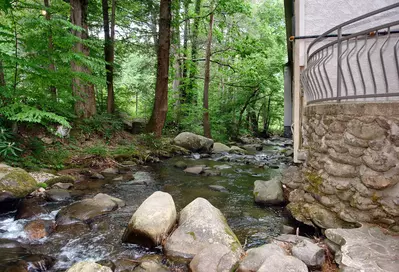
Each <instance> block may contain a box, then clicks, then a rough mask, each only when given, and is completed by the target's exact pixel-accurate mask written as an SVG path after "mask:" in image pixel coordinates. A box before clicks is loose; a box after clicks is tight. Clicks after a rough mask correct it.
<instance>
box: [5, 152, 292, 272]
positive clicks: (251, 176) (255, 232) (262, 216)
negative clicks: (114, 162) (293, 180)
mask: <svg viewBox="0 0 399 272" xmlns="http://www.w3.org/2000/svg"><path fill="white" fill-rule="evenodd" d="M280 149H282V147H280V146H277V145H274V146H266V147H265V148H264V151H261V152H256V154H253V155H246V156H242V155H230V154H225V155H217V156H212V157H209V158H199V159H198V157H199V155H198V154H194V155H192V156H187V157H175V158H172V159H169V160H165V161H163V162H161V163H158V164H152V165H148V166H137V167H134V168H132V169H131V170H129V171H127V172H126V173H125V174H124V175H123V176H124V180H125V181H113V179H114V178H115V177H117V176H120V175H116V176H110V177H107V178H106V179H104V180H91V179H87V180H84V181H82V182H79V183H76V184H75V186H74V188H73V189H72V190H70V193H71V195H72V198H71V199H70V200H68V201H64V202H45V203H44V204H43V205H44V207H45V208H46V209H47V210H48V212H49V213H47V214H41V215H40V218H41V219H44V220H54V218H55V216H56V214H57V212H58V211H59V210H60V209H61V208H62V207H64V206H66V205H68V204H70V203H72V202H74V201H77V200H81V199H84V198H88V197H93V196H94V195H96V194H97V193H100V192H101V193H106V194H109V195H112V196H115V197H118V198H120V199H123V200H124V201H126V206H125V207H123V208H119V209H118V210H116V211H114V212H111V213H109V214H107V215H105V216H101V217H100V218H97V219H95V220H93V221H92V222H90V223H89V226H88V227H87V226H85V225H83V224H75V225H72V226H69V227H66V228H60V229H57V231H56V232H54V233H52V234H51V235H50V236H49V237H46V238H43V239H41V240H38V241H35V242H32V241H29V239H28V237H27V235H26V234H25V232H24V230H23V228H24V225H25V224H26V223H27V222H29V220H14V216H15V212H12V213H9V214H6V215H1V216H0V271H2V269H3V270H4V271H6V267H7V266H9V265H8V264H7V263H9V262H15V261H17V260H33V261H32V263H35V261H36V260H38V261H37V262H39V263H40V261H41V260H42V259H43V258H44V257H43V256H51V257H52V258H53V259H54V266H53V267H52V268H51V269H50V270H48V271H65V270H66V269H67V268H69V267H70V266H71V265H72V264H73V263H75V262H78V261H82V260H94V261H100V260H110V261H113V262H114V263H115V264H117V266H120V267H122V266H123V265H125V266H128V265H129V261H130V262H131V260H135V259H138V258H140V257H141V256H143V255H148V254H153V255H157V254H158V255H161V254H162V252H161V249H160V248H159V249H155V250H148V249H145V248H142V247H140V246H137V245H129V244H122V242H121V237H122V235H123V232H124V230H125V228H126V226H127V224H128V222H129V219H130V217H131V216H132V214H133V213H134V211H135V210H136V209H137V208H138V206H139V205H140V204H141V203H142V202H143V201H144V200H145V199H146V198H147V197H148V196H149V195H151V194H152V193H153V192H154V191H157V190H161V191H165V192H168V193H170V194H171V195H172V196H173V198H174V201H175V203H176V208H177V210H178V211H180V210H181V209H182V208H184V206H185V205H187V204H188V203H190V202H191V201H192V200H194V199H195V198H197V197H203V198H206V199H207V200H209V201H210V202H211V203H212V204H213V205H214V206H215V207H217V208H219V209H220V210H221V211H222V213H223V214H224V216H225V217H226V219H227V221H228V223H229V225H230V227H231V228H232V230H233V231H234V232H235V234H236V235H237V237H238V239H239V240H240V242H241V243H242V245H245V248H251V247H255V246H258V245H261V244H264V243H265V242H266V241H267V239H268V238H271V237H274V236H277V235H279V234H280V229H281V227H282V225H283V224H289V223H290V222H289V219H288V217H287V216H286V215H285V212H284V209H283V208H282V207H262V206H259V205H256V204H255V203H254V199H253V193H252V191H253V184H254V181H255V180H257V179H261V180H267V179H270V178H271V177H273V176H275V175H277V174H278V173H279V172H280V171H281V169H282V168H284V163H282V162H281V160H280V159H279V158H282V157H283V156H281V155H276V154H280V153H279V150H280ZM177 161H184V162H185V163H186V164H187V165H188V166H195V165H205V166H207V167H209V168H210V169H213V170H215V171H219V172H220V173H221V174H220V175H217V176H202V175H193V174H188V173H184V172H183V170H182V169H178V168H176V167H174V165H175V164H176V162H177ZM271 161H273V163H274V168H277V166H279V169H272V168H268V167H263V165H264V164H268V163H270V162H271ZM276 165H277V166H276ZM133 177H134V179H133ZM139 183H142V184H141V185H138V184H139ZM209 185H220V186H223V187H224V188H225V189H226V190H223V191H215V190H214V189H212V188H210V187H209ZM13 242H15V243H13ZM17 242H18V243H19V244H17ZM5 243H9V244H11V245H8V244H6V245H5V246H4V244H5ZM1 244H3V246H1ZM40 267H42V268H40ZM42 270H44V269H43V266H42V265H40V264H36V265H33V266H32V269H31V270H30V271H42ZM12 271H24V270H12ZM127 271H128V270H127Z"/></svg>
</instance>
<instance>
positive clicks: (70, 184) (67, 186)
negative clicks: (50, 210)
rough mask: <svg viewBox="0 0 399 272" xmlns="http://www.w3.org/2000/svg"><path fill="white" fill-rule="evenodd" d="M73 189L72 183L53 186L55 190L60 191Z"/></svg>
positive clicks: (59, 183)
mask: <svg viewBox="0 0 399 272" xmlns="http://www.w3.org/2000/svg"><path fill="white" fill-rule="evenodd" d="M72 187H73V184H72V183H62V182H58V183H56V184H54V185H53V188H58V189H64V190H68V189H70V188H72Z"/></svg>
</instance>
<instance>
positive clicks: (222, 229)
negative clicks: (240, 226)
mask: <svg viewBox="0 0 399 272" xmlns="http://www.w3.org/2000/svg"><path fill="white" fill-rule="evenodd" d="M215 243H216V244H222V245H224V246H226V247H227V248H229V249H230V250H231V251H233V252H234V253H235V254H238V255H240V254H241V251H242V249H241V244H240V242H239V241H238V239H237V237H236V236H235V234H234V233H233V231H232V230H231V229H230V227H229V226H228V225H227V222H226V219H225V218H224V216H223V214H222V213H221V212H220V210H218V209H217V208H215V207H214V206H212V204H211V203H209V201H207V200H206V199H204V198H197V199H195V200H194V201H193V202H191V203H190V204H189V205H187V206H186V207H185V208H184V209H183V210H182V211H181V212H180V216H179V225H178V227H177V229H176V230H175V231H174V232H173V233H172V235H170V236H169V237H168V239H167V240H166V244H165V247H164V249H165V253H166V255H167V256H169V257H181V258H193V257H194V256H195V255H196V254H198V253H199V252H200V251H201V250H203V249H204V248H205V247H208V246H210V245H212V244H215Z"/></svg>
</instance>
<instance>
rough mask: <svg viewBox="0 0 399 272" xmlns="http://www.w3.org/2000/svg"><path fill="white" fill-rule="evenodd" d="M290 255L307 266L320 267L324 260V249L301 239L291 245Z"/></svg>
mask: <svg viewBox="0 0 399 272" xmlns="http://www.w3.org/2000/svg"><path fill="white" fill-rule="evenodd" d="M292 256H294V257H296V258H298V259H300V260H301V261H303V262H304V263H305V264H306V265H308V266H317V267H321V266H322V265H323V263H324V261H325V255H324V249H322V248H321V247H319V246H318V245H316V244H314V243H312V242H309V241H307V240H303V241H301V242H299V243H298V244H296V245H294V246H293V247H292Z"/></svg>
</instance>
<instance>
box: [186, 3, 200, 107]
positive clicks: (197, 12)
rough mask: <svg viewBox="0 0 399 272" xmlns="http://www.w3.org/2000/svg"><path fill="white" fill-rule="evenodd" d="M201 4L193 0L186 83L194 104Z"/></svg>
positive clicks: (195, 98)
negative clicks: (189, 57) (192, 21)
mask: <svg viewBox="0 0 399 272" xmlns="http://www.w3.org/2000/svg"><path fill="white" fill-rule="evenodd" d="M201 4H202V0H196V1H195V18H194V24H193V34H192V36H191V62H190V79H189V83H188V87H187V88H188V89H189V90H190V91H191V92H192V100H193V102H194V104H197V95H198V93H197V92H198V86H197V84H196V81H195V80H196V79H195V78H196V76H197V74H198V66H197V62H196V61H195V60H196V59H197V58H198V34H199V24H200V16H201Z"/></svg>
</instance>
